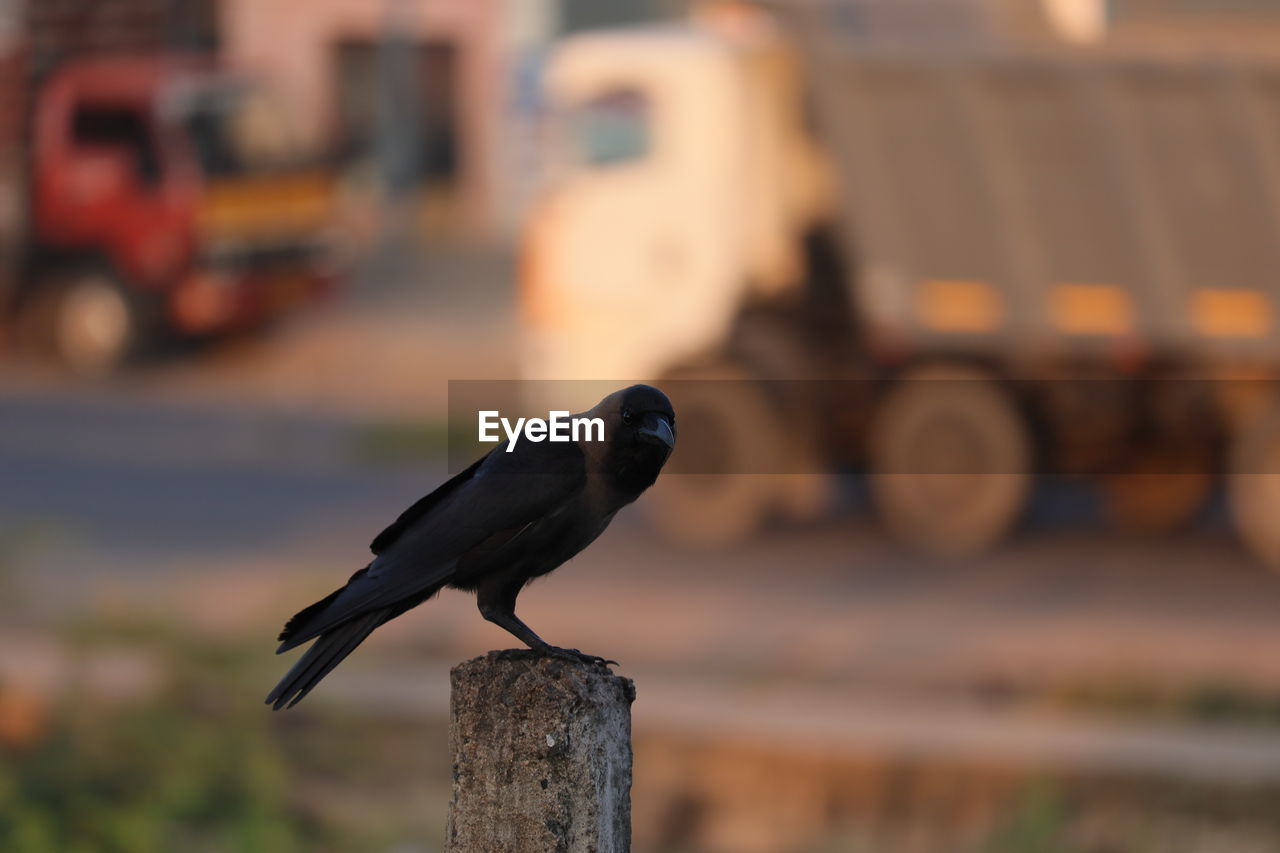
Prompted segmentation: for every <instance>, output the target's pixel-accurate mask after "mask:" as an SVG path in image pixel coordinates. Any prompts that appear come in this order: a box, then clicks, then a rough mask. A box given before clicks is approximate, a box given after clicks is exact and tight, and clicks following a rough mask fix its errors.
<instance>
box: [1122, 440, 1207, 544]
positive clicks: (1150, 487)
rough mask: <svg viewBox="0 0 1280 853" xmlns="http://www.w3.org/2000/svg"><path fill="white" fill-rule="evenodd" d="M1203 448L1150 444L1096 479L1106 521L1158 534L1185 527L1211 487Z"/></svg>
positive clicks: (1146, 532)
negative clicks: (1148, 448) (1150, 447)
mask: <svg viewBox="0 0 1280 853" xmlns="http://www.w3.org/2000/svg"><path fill="white" fill-rule="evenodd" d="M1211 469H1212V462H1211V460H1210V455H1209V452H1208V450H1207V449H1205V450H1202V451H1200V452H1197V451H1196V450H1194V449H1192V450H1185V451H1182V452H1179V451H1178V449H1176V448H1172V447H1169V448H1156V449H1154V450H1151V451H1149V452H1146V453H1144V454H1141V455H1139V456H1137V457H1136V458H1135V459H1134V460H1133V461H1132V462H1131V463H1130V464H1129V466H1128V468H1126V469H1125V470H1123V471H1117V472H1115V473H1110V474H1106V475H1104V476H1103V477H1102V479H1101V488H1102V499H1103V511H1104V512H1105V513H1106V517H1107V520H1108V521H1109V522H1110V523H1111V524H1112V525H1114V526H1115V527H1118V528H1119V529H1120V530H1123V531H1125V532H1128V533H1137V534H1141V535H1148V536H1149V535H1160V534H1167V533H1172V532H1174V531H1176V530H1179V529H1181V528H1183V527H1185V526H1186V525H1187V524H1188V523H1189V522H1190V521H1191V519H1192V518H1194V517H1195V514H1196V512H1197V511H1199V509H1200V508H1201V507H1202V506H1204V503H1205V501H1206V500H1207V499H1208V496H1209V492H1210V491H1211V490H1212V488H1213V475H1212V473H1211Z"/></svg>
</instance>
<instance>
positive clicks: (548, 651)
mask: <svg viewBox="0 0 1280 853" xmlns="http://www.w3.org/2000/svg"><path fill="white" fill-rule="evenodd" d="M523 586H524V581H523V580H521V581H519V582H517V583H507V584H501V585H499V584H494V585H492V586H489V585H485V586H481V587H480V588H479V589H478V590H477V591H476V604H477V605H478V606H479V608H480V615H481V616H483V617H484V618H485V619H486V620H488V621H489V622H492V623H493V624H495V625H497V626H498V627H499V628H502V629H503V630H504V631H507V632H508V633H510V634H511V635H512V636H513V637H515V638H516V639H517V640H519V641H520V642H522V643H524V644H525V645H526V646H528V647H529V648H531V649H533V650H534V651H535V652H541V653H542V654H544V655H550V656H552V657H561V658H568V659H569V660H574V661H580V662H582V663H591V664H599V665H601V666H611V665H612V666H617V665H618V662H617V661H614V660H609V659H607V658H602V657H598V656H596V655H589V654H586V653H585V652H580V651H578V650H577V649H563V648H561V647H560V646H553V645H551V644H550V643H548V642H547V641H546V640H544V639H542V638H541V637H539V636H538V635H537V634H535V633H534V631H533V629H532V628H530V627H529V626H528V625H526V624H524V622H522V621H520V617H519V616H517V615H516V596H517V595H519V594H520V589H521V588H522V587H523Z"/></svg>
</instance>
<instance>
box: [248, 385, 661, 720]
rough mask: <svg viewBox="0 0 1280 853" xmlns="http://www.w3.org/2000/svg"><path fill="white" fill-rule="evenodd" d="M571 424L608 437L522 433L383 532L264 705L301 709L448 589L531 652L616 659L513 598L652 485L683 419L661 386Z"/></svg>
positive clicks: (617, 398) (299, 640)
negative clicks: (543, 628) (549, 626)
mask: <svg viewBox="0 0 1280 853" xmlns="http://www.w3.org/2000/svg"><path fill="white" fill-rule="evenodd" d="M574 417H590V418H600V419H602V420H603V421H604V440H603V441H586V440H580V441H577V442H574V441H568V442H551V441H541V442H534V441H530V440H528V438H527V436H526V437H525V439H524V440H521V441H518V442H515V444H514V445H513V446H512V447H511V452H507V450H508V447H507V443H506V442H503V443H502V444H499V445H497V446H496V447H495V448H494V449H493V450H491V451H490V452H489V453H487V454H486V455H484V456H483V457H481V458H480V459H478V460H476V462H474V463H473V464H472V465H471V467H469V468H467V469H466V470H465V471H463V472H462V473H461V474H458V475H457V476H455V477H453V478H452V479H451V480H449V481H448V482H446V483H445V484H444V485H442V486H440V488H438V489H436V490H435V491H434V492H432V493H431V494H429V495H427V496H426V497H424V498H422V499H421V500H420V501H418V502H417V503H415V504H414V505H413V506H411V507H409V508H408V509H407V510H405V511H404V512H403V513H402V514H401V515H400V517H399V518H397V519H396V520H395V522H394V523H393V524H392V525H391V526H390V527H388V528H387V529H386V530H384V531H382V532H381V533H379V534H378V536H377V538H375V539H374V540H373V544H372V545H370V546H369V547H370V549H371V550H372V551H373V553H374V555H375V556H374V559H373V562H371V563H369V565H367V566H365V567H364V568H363V569H361V570H360V571H358V572H356V573H355V574H354V575H352V576H351V580H349V581H347V585H346V586H344V587H342V588H341V589H339V590H337V591H336V592H333V593H332V594H330V595H328V596H326V597H325V598H323V599H321V600H320V601H317V602H316V603H315V604H313V605H311V606H310V607H308V608H306V609H305V610H303V611H301V612H299V613H298V614H297V615H295V616H294V617H293V618H292V619H290V620H289V621H288V623H286V624H285V626H284V631H282V632H281V634H280V638H279V639H280V648H278V649H277V650H276V652H277V654H278V653H280V652H285V651H288V650H289V649H292V648H295V647H297V646H300V645H302V644H303V643H305V642H307V641H309V640H316V643H315V645H313V646H312V647H311V648H310V649H308V650H307V653H306V654H304V655H303V656H302V658H301V659H300V660H299V661H298V662H297V663H296V664H294V666H293V668H292V669H290V670H289V672H288V674H286V675H285V677H284V678H283V679H281V681H280V683H279V684H277V685H276V688H275V689H274V690H272V691H271V694H270V695H269V696H267V703H268V704H270V705H272V706H273V707H274V708H275V709H277V710H279V709H280V708H282V707H286V706H287V707H292V706H294V705H296V704H297V703H298V702H299V700H301V699H302V697H304V696H306V695H307V694H308V693H309V692H311V689H312V688H313V687H315V686H316V684H317V683H318V682H319V681H320V679H322V678H324V677H325V676H326V675H328V674H329V672H330V671H331V670H332V669H333V668H334V667H335V666H337V665H338V664H339V663H340V662H341V661H342V659H343V658H345V657H346V656H347V655H349V654H351V652H352V650H353V649H355V647H356V646H358V645H359V644H360V643H361V642H362V641H363V640H364V639H365V637H368V636H369V634H370V633H372V632H373V630H374V629H375V628H377V627H378V626H379V625H381V624H383V623H384V622H387V621H388V620H391V619H394V618H395V617H397V616H399V615H400V614H401V613H404V612H405V611H407V610H410V609H411V608H414V607H417V606H418V605H419V604H421V603H422V602H424V601H426V600H427V599H429V598H431V596H433V595H435V594H436V593H437V592H439V591H440V589H441V588H443V587H446V586H448V587H453V588H455V589H465V590H474V591H475V593H476V603H477V604H478V605H479V607H480V613H481V615H482V616H484V618H485V619H487V620H489V621H490V622H493V623H494V624H495V625H499V626H501V627H503V628H505V629H506V630H508V631H510V632H511V633H512V634H514V635H515V636H516V637H517V638H518V639H520V640H521V641H522V642H524V643H525V644H527V645H528V646H529V647H530V648H532V649H535V650H537V651H540V652H544V653H546V654H551V655H560V656H566V657H572V658H575V659H578V660H582V661H586V662H591V663H601V664H609V663H613V661H606V660H604V659H603V658H599V657H595V656H594V655H587V654H583V653H582V652H580V651H578V650H577V649H562V648H558V647H556V646H552V645H550V644H548V643H547V642H546V641H545V640H543V639H542V638H541V637H539V636H538V635H537V634H535V633H534V632H533V631H532V630H531V629H530V628H529V626H528V625H526V624H524V623H523V622H521V621H520V619H519V618H518V617H517V616H516V613H515V606H516V596H517V595H519V594H520V590H521V589H522V588H523V587H524V585H525V584H527V583H528V582H529V581H531V580H532V579H533V578H536V577H538V576H540V575H545V574H546V573H548V572H550V571H552V570H553V569H555V568H557V567H558V566H560V564H561V563H563V562H565V561H566V560H568V559H569V558H570V557H573V556H574V555H575V554H577V553H578V552H579V551H581V550H582V549H583V548H585V547H587V546H588V545H590V544H591V543H592V541H594V540H595V538H596V537H597V536H599V535H600V534H601V532H603V531H604V529H605V528H606V527H608V525H609V522H610V521H611V520H612V519H613V516H614V513H616V512H617V511H618V510H619V509H621V508H622V507H624V506H626V505H627V504H629V503H631V502H632V501H634V500H635V499H636V498H638V497H639V496H640V493H641V492H643V491H644V490H645V489H647V488H649V486H651V485H653V482H654V480H656V479H657V477H658V472H659V471H661V470H662V466H663V464H664V463H665V462H666V461H667V457H668V456H670V454H671V450H672V448H673V447H674V446H675V437H676V424H675V412H673V411H672V409H671V402H670V401H669V400H668V399H667V396H666V395H665V394H663V393H662V392H661V391H659V390H658V389H657V388H653V387H651V386H648V385H633V386H631V387H630V388H624V389H623V390H621V391H615V392H614V393H612V394H610V395H609V396H607V397H605V398H604V399H603V400H601V401H600V402H599V403H597V404H596V406H595V407H594V408H592V409H591V410H590V411H588V412H584V413H583V414H582V415H575V416H574ZM594 437H597V438H598V436H594ZM584 438H585V437H584Z"/></svg>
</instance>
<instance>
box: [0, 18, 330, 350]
mask: <svg viewBox="0 0 1280 853" xmlns="http://www.w3.org/2000/svg"><path fill="white" fill-rule="evenodd" d="M63 5H66V4H63ZM103 5H105V6H111V5H112V4H111V3H106V4H103ZM116 5H117V6H119V5H121V4H119V3H117V4H116ZM133 5H134V6H135V7H136V6H138V5H139V4H138V3H137V2H136V0H135V2H134V3H133ZM67 9H72V10H74V9H75V6H74V4H72V5H70V6H67ZM29 17H30V18H33V19H35V20H33V21H32V20H29V21H26V22H25V26H26V27H27V28H28V29H26V30H20V36H19V37H18V38H16V39H14V40H13V41H12V43H11V44H10V46H9V48H8V50H7V55H6V56H4V57H0V87H3V89H4V91H3V92H0V105H2V106H0V170H3V171H2V172H0V187H2V190H0V263H3V264H4V266H3V268H2V269H0V297H2V298H3V308H4V326H5V327H6V328H8V329H9V330H11V331H13V332H16V334H13V335H11V337H12V338H14V339H15V340H17V341H19V342H21V343H29V344H34V345H38V346H39V347H41V348H43V349H44V350H46V351H49V352H51V353H52V354H54V355H55V356H56V357H57V358H58V359H59V360H60V361H61V362H62V363H64V364H65V365H67V366H68V367H70V368H71V369H73V370H75V371H77V372H80V373H85V374H103V373H108V372H110V371H112V370H114V369H116V368H118V367H119V366H120V365H121V364H123V363H125V362H126V361H127V360H129V359H130V358H132V357H134V356H137V355H139V354H141V353H143V352H146V351H148V350H149V349H151V348H152V347H153V346H154V345H156V344H157V343H159V342H161V341H164V340H172V339H174V338H181V337H191V336H211V335H217V334H223V333H227V332H231V331H236V330H244V329H247V328H251V327H254V326H257V325H261V324H263V323H265V322H266V321H269V320H270V319H272V318H275V317H277V316H279V315H280V314H282V313H283V312H286V311H287V310H289V309H290V308H292V307H294V306H297V305H299V304H302V303H305V302H307V301H308V300H310V299H312V298H314V297H315V296H317V295H319V294H320V293H322V292H323V291H324V290H325V289H326V286H327V284H328V282H329V279H330V278H331V276H330V275H329V274H328V273H327V271H326V261H325V246H324V242H323V237H324V235H325V234H326V233H327V229H328V226H329V220H330V215H331V209H332V197H333V192H332V181H331V176H330V174H329V173H328V172H327V171H326V170H324V169H322V168H319V167H317V166H316V165H315V164H314V162H313V161H309V160H308V158H307V157H305V156H304V155H302V154H300V153H299V149H298V148H297V147H296V146H295V145H294V144H293V143H292V136H291V134H290V133H289V128H288V127H287V126H286V125H285V122H284V121H283V120H282V119H283V116H284V114H285V113H284V111H282V110H281V109H279V108H278V106H277V105H274V104H272V103H271V102H270V101H269V100H268V97H267V92H266V90H265V89H264V88H263V87H262V86H260V85H259V84H258V83H257V82H256V81H255V80H253V79H251V78H248V77H246V76H243V75H237V74H234V73H231V72H229V71H227V70H225V69H222V68H220V67H219V66H218V64H217V63H216V61H215V60H214V59H213V58H212V56H210V55H204V54H200V53H189V52H187V51H186V50H176V49H173V48H171V47H169V46H168V44H167V43H166V41H165V39H164V37H163V33H161V34H158V35H156V37H154V38H148V37H147V36H146V33H145V32H144V33H143V34H141V35H139V33H138V32H137V30H136V28H135V31H134V33H133V42H132V43H131V44H130V45H129V49H125V50H122V49H117V46H115V45H110V44H106V45H103V44H100V43H98V42H95V38H98V39H101V38H102V36H95V34H94V33H93V32H92V30H91V29H90V30H86V29H85V28H83V27H82V28H79V29H68V28H67V26H66V23H65V22H66V17H65V15H64V16H63V17H61V18H57V19H54V20H52V22H50V23H48V24H46V25H44V26H45V29H44V30H43V31H41V30H39V28H40V27H41V26H42V24H41V22H40V20H39V19H38V16H37V15H29ZM154 20H155V18H147V17H143V18H142V19H141V21H142V25H145V24H146V23H147V22H148V21H154ZM54 26H61V27H62V28H63V31H64V32H66V33H67V35H66V37H65V38H63V39H62V40H61V42H59V39H57V38H53V37H51V35H50V30H51V29H52V28H53V27H54ZM23 36H26V38H24V37H23ZM50 43H53V44H55V45H57V46H58V47H61V48H62V50H61V51H59V52H60V53H61V56H60V57H59V58H58V60H57V61H56V62H48V61H47V59H46V61H45V62H44V63H43V64H44V65H47V66H48V67H47V68H40V67H37V66H38V63H37V62H36V61H35V60H36V57H35V56H34V54H35V53H36V51H35V50H33V49H32V48H31V47H30V46H31V45H39V46H43V47H44V48H45V50H44V54H45V56H46V57H47V55H48V49H47V46H48V45H49V44H50Z"/></svg>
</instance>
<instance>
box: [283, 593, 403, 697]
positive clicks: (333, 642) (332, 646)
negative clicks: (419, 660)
mask: <svg viewBox="0 0 1280 853" xmlns="http://www.w3.org/2000/svg"><path fill="white" fill-rule="evenodd" d="M389 616H390V612H389V611H388V610H375V611H374V612H372V613H366V614H364V615H363V616H357V617H356V618H355V619H352V620H351V621H350V622H344V623H343V624H341V625H338V626H337V627H335V628H333V629H332V630H329V631H326V632H325V633H323V634H321V635H320V638H319V639H318V640H316V642H315V644H314V645H312V646H311V648H309V649H307V653H306V654H304V655H303V656H302V657H301V658H299V659H298V662H297V663H295V664H294V665H293V668H292V669H290V670H289V671H288V672H287V673H286V674H285V676H284V678H282V679H280V683H279V684H277V685H276V686H275V689H274V690H272V691H271V693H270V694H268V695H267V704H268V705H270V706H271V707H272V709H274V710H276V711H279V710H280V709H281V708H292V707H293V706H294V705H296V704H298V703H299V702H300V701H302V697H304V696H306V695H307V694H308V693H310V692H311V689H312V688H313V687H315V686H316V685H317V684H319V683H320V679H322V678H324V677H325V676H326V675H328V674H329V673H330V672H331V671H332V670H333V668H334V667H335V666H337V665H338V664H339V663H341V662H342V660H343V659H344V658H345V657H346V656H347V655H349V654H351V652H352V651H354V650H355V647H356V646H358V645H360V643H362V642H363V641H364V639H365V637H368V636H369V635H370V634H371V633H373V629H374V628H377V627H378V626H379V625H381V624H382V623H383V622H385V621H387V619H388V618H389Z"/></svg>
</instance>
